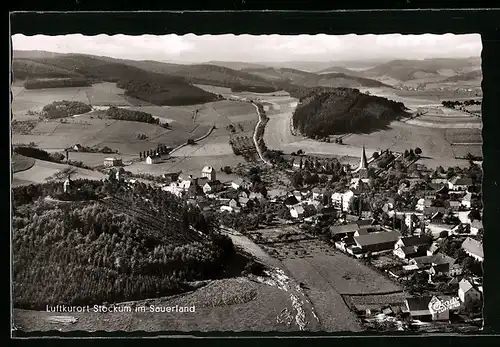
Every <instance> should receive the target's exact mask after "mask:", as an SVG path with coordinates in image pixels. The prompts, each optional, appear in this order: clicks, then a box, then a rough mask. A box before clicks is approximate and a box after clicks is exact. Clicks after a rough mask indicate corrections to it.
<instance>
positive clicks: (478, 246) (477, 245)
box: [462, 237, 484, 262]
mask: <svg viewBox="0 0 500 347" xmlns="http://www.w3.org/2000/svg"><path fill="white" fill-rule="evenodd" d="M462 248H463V250H464V251H465V253H467V254H468V255H469V256H471V257H472V258H474V259H476V260H477V261H479V262H483V260H484V253H483V244H482V243H481V242H479V241H477V240H474V239H473V238H471V237H468V238H466V239H465V241H464V242H463V243H462Z"/></svg>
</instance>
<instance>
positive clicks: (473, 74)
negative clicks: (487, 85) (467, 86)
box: [443, 70, 483, 82]
mask: <svg viewBox="0 0 500 347" xmlns="http://www.w3.org/2000/svg"><path fill="white" fill-rule="evenodd" d="M482 77H483V72H482V71H481V70H474V71H470V72H467V73H464V74H460V75H456V76H451V77H448V78H446V79H445V80H443V82H460V81H470V80H475V79H478V78H482Z"/></svg>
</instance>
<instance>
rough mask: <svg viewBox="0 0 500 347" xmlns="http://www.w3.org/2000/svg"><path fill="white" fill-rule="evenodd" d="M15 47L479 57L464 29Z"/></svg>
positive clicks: (72, 41)
mask: <svg viewBox="0 0 500 347" xmlns="http://www.w3.org/2000/svg"><path fill="white" fill-rule="evenodd" d="M12 45H13V49H14V50H43V51H49V52H57V53H84V54H92V55H100V56H109V57H113V58H123V59H132V60H157V61H176V62H186V63H196V62H207V61H211V60H218V61H239V62H284V61H317V62H319V61H345V60H355V61H363V60H382V59H389V60H390V59H426V58H466V57H480V55H481V49H482V44H481V36H480V35H479V34H467V35H454V34H445V35H433V34H424V35H401V34H388V35H354V34H351V35H325V34H320V35H293V36H292V35H233V34H229V35H194V34H188V35H182V36H180V35H174V34H172V35H162V36H156V35H142V36H127V35H113V36H109V35H96V36H83V35H81V34H71V35H61V36H46V35H35V36H25V35H20V34H16V35H13V36H12Z"/></svg>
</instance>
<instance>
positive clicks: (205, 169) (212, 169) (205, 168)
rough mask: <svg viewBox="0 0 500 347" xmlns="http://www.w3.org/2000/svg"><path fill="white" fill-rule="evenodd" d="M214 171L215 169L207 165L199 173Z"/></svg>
mask: <svg viewBox="0 0 500 347" xmlns="http://www.w3.org/2000/svg"><path fill="white" fill-rule="evenodd" d="M214 171H215V169H214V168H213V167H211V166H208V165H207V166H204V167H203V169H202V170H201V172H203V173H212V172H214Z"/></svg>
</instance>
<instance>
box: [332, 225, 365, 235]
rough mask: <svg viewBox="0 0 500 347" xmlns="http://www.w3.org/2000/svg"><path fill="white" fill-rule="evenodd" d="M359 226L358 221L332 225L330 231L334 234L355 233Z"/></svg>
mask: <svg viewBox="0 0 500 347" xmlns="http://www.w3.org/2000/svg"><path fill="white" fill-rule="evenodd" d="M358 229H359V226H358V224H357V223H350V224H344V225H332V226H331V227H330V232H331V233H332V234H334V235H336V234H344V233H355V232H356V231H358Z"/></svg>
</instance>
